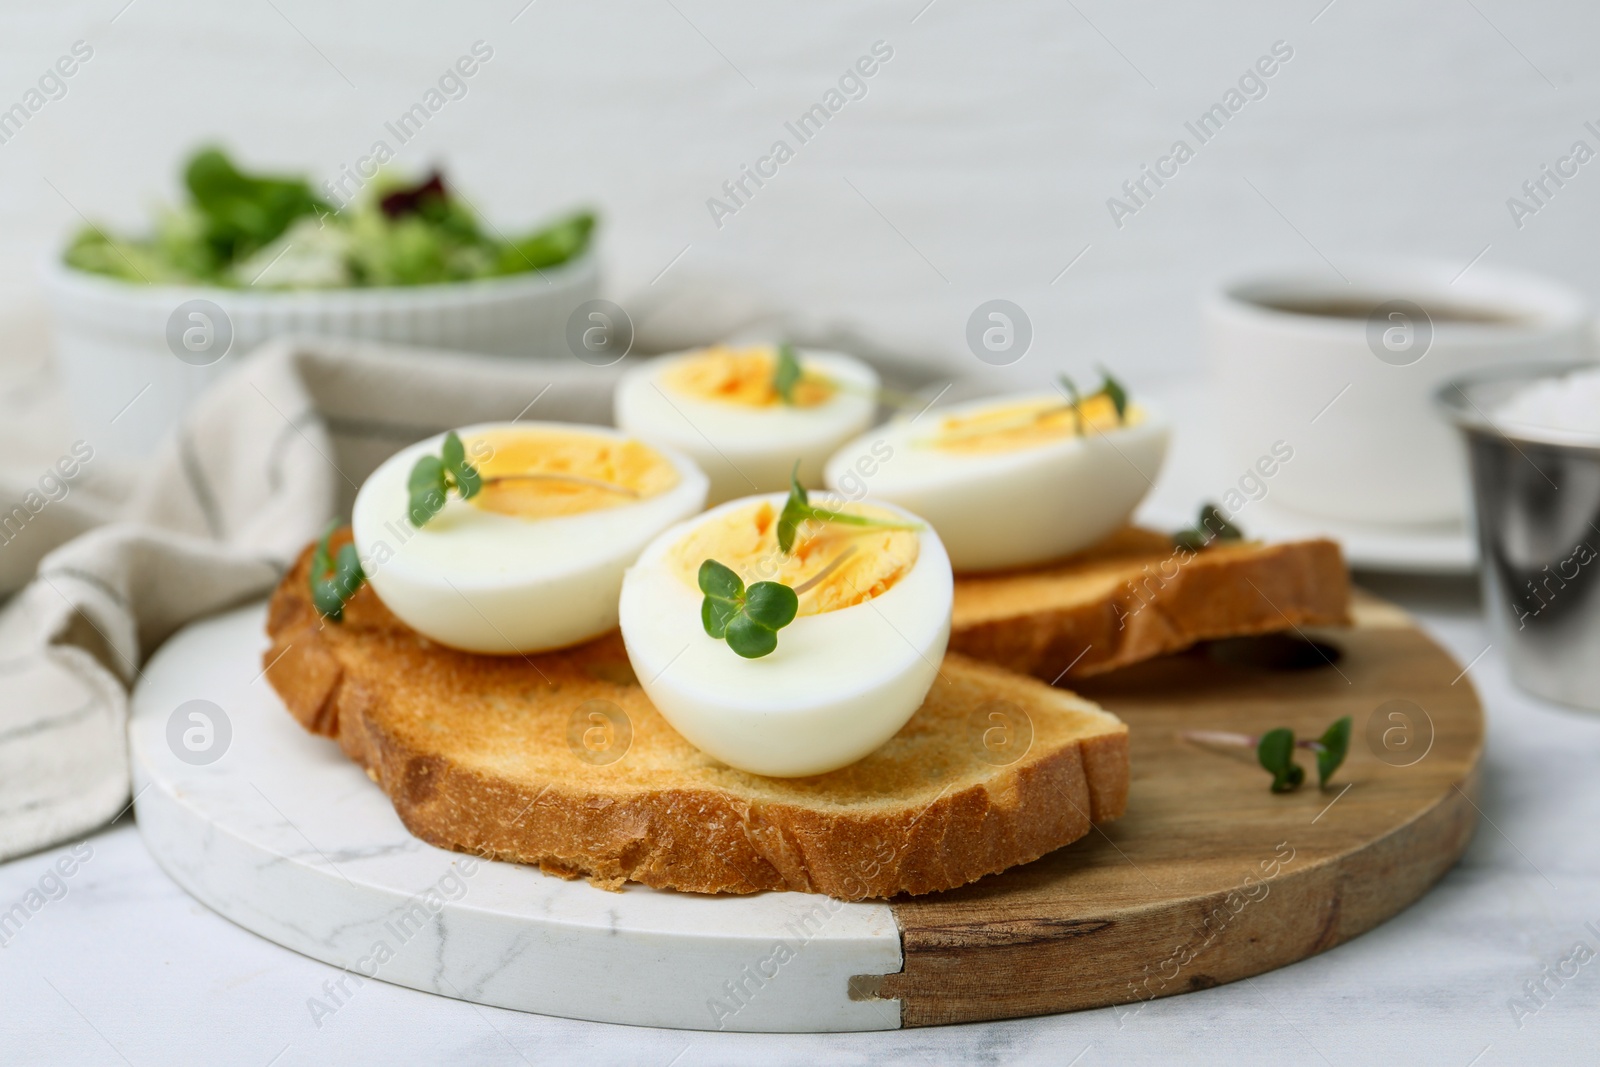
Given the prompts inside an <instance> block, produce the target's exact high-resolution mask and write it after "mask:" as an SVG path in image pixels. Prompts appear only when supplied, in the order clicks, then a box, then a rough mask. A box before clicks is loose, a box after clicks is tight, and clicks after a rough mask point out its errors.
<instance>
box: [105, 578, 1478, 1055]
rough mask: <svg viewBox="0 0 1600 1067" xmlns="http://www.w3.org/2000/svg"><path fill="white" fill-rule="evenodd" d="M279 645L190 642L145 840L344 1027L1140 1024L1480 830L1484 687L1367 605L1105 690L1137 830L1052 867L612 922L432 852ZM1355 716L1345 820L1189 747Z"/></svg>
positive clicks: (1098, 841) (196, 638)
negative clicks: (419, 1017)
mask: <svg viewBox="0 0 1600 1067" xmlns="http://www.w3.org/2000/svg"><path fill="white" fill-rule="evenodd" d="M263 618H264V607H263V606H261V605H256V606H253V607H250V608H246V609H241V610H239V611H236V612H233V613H230V614H227V615H223V616H219V617H217V618H214V619H211V620H207V621H205V622H202V623H198V624H196V625H194V626H191V627H189V628H188V629H186V630H185V631H183V632H182V633H180V634H178V635H177V636H176V637H174V638H173V639H172V640H171V641H169V642H168V643H167V644H166V645H165V646H164V647H163V648H162V649H161V650H160V651H159V652H158V653H157V655H156V656H155V657H154V658H153V659H152V661H151V662H150V664H149V665H148V666H147V667H146V669H145V673H144V677H143V680H142V681H141V683H140V684H139V686H138V687H137V688H136V690H135V692H134V697H133V720H132V725H131V735H130V736H131V748H132V755H133V762H134V768H135V783H136V784H135V788H136V790H137V800H136V804H137V811H138V819H139V826H140V830H141V833H142V834H143V835H144V839H145V841H146V843H147V844H148V846H149V848H150V850H151V851H152V853H153V854H154V855H155V857H156V859H157V860H158V861H159V862H160V863H161V864H162V866H163V867H164V868H165V869H166V870H167V871H168V872H169V873H170V874H171V875H172V876H173V877H174V878H175V879H176V880H177V881H178V882H179V883H180V884H182V885H183V886H184V887H185V888H186V889H187V890H189V892H191V893H192V894H193V895H195V896H196V897H197V898H199V899H200V900H201V901H202V902H204V903H206V904H207V905H209V906H210V907H212V908H213V909H215V910H216V911H218V912H220V913H221V914H223V915H225V916H227V917H228V918H230V919H232V920H233V921H235V922H237V923H239V924H240V925H241V926H244V927H246V928H248V929H250V930H253V931H255V932H256V933H259V934H261V935H262V936H264V937H267V938H270V939H271V940H273V941H276V942H278V943H280V944H283V945H285V946H287V947H289V948H292V949H295V950H296V951H299V952H303V953H305V954H307V955H310V956H313V957H316V958H317V959H321V960H324V961H326V962H328V963H331V964H333V965H334V966H336V967H340V968H343V969H345V970H346V971H348V972H349V978H348V979H342V976H341V979H342V984H341V980H336V981H335V983H334V986H335V992H334V993H332V994H325V995H324V998H323V999H324V1000H325V1003H324V1004H323V1006H322V1007H323V1008H324V1009H325V1010H326V1011H328V1012H330V1013H331V1012H332V1011H335V1010H337V1008H338V1007H339V1002H341V1001H342V999H343V997H346V996H348V995H350V994H351V992H352V991H353V990H354V989H357V988H359V984H360V983H363V982H365V981H369V980H373V979H377V980H382V981H388V982H394V983H397V984H400V985H406V986H411V987H413V988H417V989H424V990H427V991H430V992H434V993H439V994H442V995H446V996H453V997H459V998H462V999H467V1000H471V1001H475V1002H478V1003H484V1004H494V1005H499V1006H502V1007H508V1008H517V1009H521V1010H526V1011H537V1012H542V1013H546V1014H553V1015H564V1016H569V1017H573V1018H582V1019H596V1020H601V1021H608V1022H624V1023H635V1024H641V1025H652V1026H673V1027H685V1028H695V1029H728V1030H760V1031H828V1030H868V1029H892V1028H895V1027H900V1026H920V1025H930V1024H937V1023H948V1022H962V1021H970V1020H979V1019H996V1018H1006V1017H1011V1016H1019V1015H1030V1014H1038V1013H1044V1012H1056V1011H1068V1010H1074V1009H1080V1008H1088V1007H1097V1006H1103V1005H1108V1004H1129V1005H1132V1007H1129V1008H1126V1009H1124V1010H1128V1011H1133V1010H1137V1008H1138V1004H1139V1003H1141V1002H1143V1001H1146V1000H1149V999H1151V998H1153V997H1156V996H1166V995H1171V994H1174V993H1181V992H1185V991H1188V990H1193V989H1204V988H1208V987H1210V986H1213V985H1217V984H1219V983H1222V982H1228V981H1233V980H1236V979H1239V978H1243V977H1247V976H1249V975H1253V974H1258V973H1260V972H1262V971H1266V970H1270V969H1272V968H1274V967H1280V966H1283V965H1285V964H1288V963H1292V962H1294V961H1296V960H1300V959H1303V958H1305V957H1307V956H1310V955H1313V954H1315V953H1317V952H1320V951H1322V950H1324V949H1326V948H1329V947H1331V946H1333V945H1336V944H1338V943H1339V942H1341V941H1344V940H1347V939H1348V938H1351V937H1354V936H1355V935H1357V934H1360V933H1362V932H1363V931H1365V930H1368V929H1370V928H1371V927H1373V926H1375V925H1377V924H1378V923H1380V922H1382V921H1383V920H1384V919H1386V918H1388V917H1389V916H1391V915H1393V914H1395V913H1396V912H1398V911H1399V910H1400V909H1402V908H1404V907H1405V906H1406V905H1408V904H1410V903H1411V902H1412V901H1414V900H1416V899H1417V898H1418V897H1420V896H1421V895H1422V894H1423V893H1424V892H1426V891H1427V889H1428V887H1429V886H1430V885H1432V884H1433V882H1434V881H1436V880H1437V879H1438V878H1439V877H1440V876H1441V875H1442V874H1443V873H1444V872H1445V871H1446V870H1448V869H1449V867H1450V866H1451V865H1452V864H1453V863H1454V862H1455V861H1456V859H1457V858H1458V857H1459V856H1460V855H1461V853H1462V851H1463V850H1464V849H1465V848H1466V845H1467V843H1468V841H1469V840H1470V838H1471V836H1472V832H1473V828H1474V826H1475V823H1476V817H1477V811H1476V808H1475V806H1474V798H1475V796H1476V791H1477V782H1478V767H1479V761H1480V757H1481V753H1482V745H1483V716H1482V711H1481V709H1480V707H1479V705H1478V702H1477V699H1476V697H1475V695H1474V693H1473V691H1472V686H1471V682H1470V680H1468V679H1467V678H1465V677H1464V676H1463V675H1462V672H1461V668H1460V666H1459V665H1458V664H1456V663H1455V662H1454V661H1453V660H1452V659H1451V658H1450V656H1449V655H1448V654H1446V653H1445V652H1444V651H1443V650H1441V649H1440V648H1439V647H1438V646H1437V645H1435V644H1434V643H1433V642H1432V641H1430V640H1429V639H1428V638H1427V637H1426V636H1424V635H1423V634H1422V633H1421V632H1420V631H1419V630H1418V629H1417V627H1416V626H1415V625H1414V623H1413V622H1412V621H1411V620H1410V619H1409V618H1408V617H1407V616H1406V615H1405V614H1404V613H1403V612H1401V611H1399V609H1397V608H1394V607H1393V606H1391V605H1388V604H1385V603H1383V602H1381V601H1378V600H1375V599H1373V598H1371V597H1366V596H1360V597H1358V601H1357V605H1356V625H1355V626H1354V627H1353V628H1351V629H1349V630H1337V631H1319V632H1316V633H1313V634H1310V635H1307V636H1309V637H1310V638H1312V639H1315V640H1316V641H1318V642H1321V643H1322V644H1321V647H1320V648H1317V647H1313V646H1311V645H1308V644H1305V643H1301V642H1299V641H1297V640H1296V641H1291V640H1288V639H1262V640H1255V639H1252V640H1246V641H1240V642H1226V643H1222V644H1219V645H1215V646H1211V647H1210V648H1208V649H1206V650H1201V651H1196V652H1192V653H1189V654H1185V655H1182V656H1175V657H1169V658H1167V659H1164V660H1160V661H1156V662H1152V663H1148V664H1143V665H1140V666H1138V667H1134V668H1130V669H1127V670H1124V671H1121V672H1118V673H1116V674H1114V675H1109V676H1106V677H1104V678H1100V679H1095V680H1093V681H1092V682H1089V683H1086V684H1084V685H1083V686H1082V691H1083V692H1084V693H1085V694H1086V695H1088V696H1090V697H1092V698H1093V699H1096V700H1098V701H1100V702H1101V703H1102V704H1104V705H1105V706H1106V707H1107V708H1109V709H1110V710H1112V711H1114V712H1116V713H1117V714H1119V715H1121V716H1122V717H1123V718H1124V719H1126V720H1127V721H1128V723H1129V724H1130V726H1131V727H1132V760H1133V780H1132V786H1131V790H1130V795H1129V802H1128V814H1127V815H1126V816H1125V817H1124V818H1122V819H1120V820H1117V821H1116V822H1113V823H1110V824H1108V825H1106V826H1105V827H1103V828H1098V829H1096V830H1095V831H1093V832H1091V834H1090V835H1089V836H1088V837H1087V838H1085V839H1084V840H1082V841H1079V842H1077V843H1076V844H1074V845H1070V846H1068V847H1066V848H1064V849H1061V850H1059V851H1057V852H1055V853H1052V854H1051V855H1049V856H1046V857H1044V858H1043V859H1041V860H1038V861H1037V862H1035V863H1032V864H1027V865H1025V866H1022V867H1019V868H1014V869H1013V870H1010V871H1007V872H1004V873H1002V874H999V875H994V876H991V877H989V878H985V879H983V880H981V881H979V882H977V883H974V884H973V885H971V886H967V887H965V888H963V889H959V890H954V891H951V892H947V893H942V894H936V895H932V896H929V897H924V898H908V899H898V900H895V901H893V902H890V903H882V902H865V903H843V902H840V901H835V900H831V899H830V898H825V897H817V896H811V895H808V894H795V893H762V894H756V895H752V896H748V897H710V896H701V895H695V894H685V893H673V892H667V891H658V890H652V889H648V888H645V887H641V886H629V887H627V888H626V889H625V890H624V891H623V892H621V893H607V892H604V891H601V890H598V889H595V888H593V887H591V886H589V885H588V884H587V883H584V882H569V881H564V880H562V879H559V878H555V877H551V876H547V875H544V874H541V873H540V872H538V871H537V870H534V869H530V868H524V867H519V866H515V865H511V864H505V863H495V862H487V861H477V860H475V859H474V858H472V857H470V856H463V855H460V854H457V853H452V852H447V851H441V850H439V849H436V848H433V847H432V846H429V845H425V844H423V843H422V842H420V841H418V840H416V839H415V838H413V837H411V836H410V835H409V834H408V833H406V831H405V829H404V828H403V827H402V826H401V825H400V822H399V820H398V819H397V818H396V817H395V815H394V812H393V809H392V808H391V807H390V806H389V802H388V800H387V799H386V798H385V797H384V795H383V794H382V792H380V791H379V789H378V788H377V787H376V786H375V785H373V784H372V783H371V782H369V781H368V780H367V779H366V777H365V775H364V774H363V773H362V771H361V770H360V769H359V768H357V767H356V766H355V765H354V764H352V763H350V762H349V761H348V760H346V759H345V758H344V756H343V755H342V754H341V753H340V752H339V750H338V748H337V746H336V745H334V744H333V743H331V742H329V741H327V740H324V739H321V738H317V737H313V736H311V735H309V734H306V733H305V732H304V731H302V730H301V729H300V727H299V726H298V725H297V724H296V723H295V722H294V721H293V719H292V718H291V717H290V716H289V714H288V712H287V711H286V710H285V709H284V708H283V706H282V705H281V704H280V703H279V701H278V699H277V697H276V696H275V695H274V694H273V693H272V691H271V689H270V687H269V686H268V685H267V683H266V681H265V679H264V678H263V677H262V675H261V665H260V655H261V651H262V649H263V648H265V647H266V639H265V637H264V635H263V633H262V623H263ZM1329 660H1332V662H1331V663H1330V662H1328V661H1329ZM197 702H201V703H197ZM196 715H199V716H200V718H198V719H197V718H195V717H194V716H196ZM1340 715H1350V716H1352V717H1353V719H1354V722H1355V729H1354V734H1353V737H1352V742H1351V749H1350V756H1349V759H1348V760H1347V762H1346V763H1345V765H1344V767H1343V768H1342V769H1341V770H1340V772H1339V773H1338V775H1337V776H1336V778H1335V781H1334V783H1333V785H1332V786H1330V788H1329V789H1328V790H1326V791H1319V790H1318V789H1317V788H1316V787H1315V785H1314V784H1312V785H1308V786H1306V787H1304V788H1302V789H1301V790H1300V791H1299V792H1297V793H1293V794H1289V795H1286V796H1275V795H1272V794H1270V793H1269V792H1268V790H1267V788H1266V784H1267V776H1266V775H1265V773H1264V772H1263V771H1261V770H1260V769H1259V768H1258V767H1256V766H1254V764H1253V756H1252V755H1251V754H1250V753H1247V752H1242V751H1238V752H1236V751H1232V750H1227V749H1221V748H1217V747H1208V746H1204V745H1201V744H1197V743H1195V742H1192V741H1188V740H1184V739H1182V738H1180V736H1179V734H1180V731H1183V730H1190V729H1210V730H1242V731H1247V732H1259V731H1260V730H1261V729H1264V728H1267V727H1271V726H1278V725H1286V726H1290V727H1292V728H1294V729H1295V731H1296V733H1297V734H1298V735H1299V736H1302V737H1306V736H1316V735H1317V734H1319V733H1320V732H1321V731H1322V730H1323V728H1325V727H1326V726H1327V725H1328V723H1330V722H1332V721H1333V720H1334V719H1336V718H1337V717H1339V716H1340ZM208 724H209V725H208ZM341 991H342V992H341ZM308 1007H310V1008H311V1010H313V1011H314V1012H315V1011H317V1010H319V1009H318V1007H317V1006H316V1005H309V1004H308Z"/></svg>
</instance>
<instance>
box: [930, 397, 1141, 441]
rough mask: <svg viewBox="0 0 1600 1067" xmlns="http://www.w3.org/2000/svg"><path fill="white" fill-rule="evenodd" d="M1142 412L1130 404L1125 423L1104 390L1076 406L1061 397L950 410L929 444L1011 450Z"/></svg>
mask: <svg viewBox="0 0 1600 1067" xmlns="http://www.w3.org/2000/svg"><path fill="white" fill-rule="evenodd" d="M1143 418H1144V413H1143V412H1142V411H1140V410H1139V408H1138V407H1136V406H1134V405H1132V404H1130V405H1129V406H1128V410H1127V419H1126V421H1125V422H1122V423H1119V422H1118V421H1117V408H1116V405H1115V404H1113V403H1112V402H1111V398H1110V397H1108V396H1105V395H1104V394H1097V395H1095V396H1091V397H1086V398H1084V401H1083V403H1082V404H1081V405H1080V406H1079V407H1078V409H1077V410H1076V411H1074V410H1073V408H1072V407H1071V406H1069V405H1068V404H1067V402H1066V401H1065V400H1053V399H1040V400H1034V401H1029V402H1027V403H1024V404H1006V405H1003V406H1000V407H993V408H988V409H985V410H983V411H977V412H973V413H972V414H970V415H952V416H949V417H947V418H946V419H945V420H944V421H943V422H941V423H940V424H939V431H938V433H937V434H935V435H934V436H933V437H932V438H931V439H930V440H929V441H928V443H929V444H931V445H933V446H934V447H935V448H941V449H944V450H945V451H947V452H965V453H983V452H1009V451H1013V450H1015V449H1020V448H1031V447H1033V446H1035V445H1042V444H1045V443H1047V442H1050V441H1055V440H1059V439H1061V438H1064V437H1074V436H1077V435H1078V434H1079V433H1080V432H1082V433H1104V432H1105V431H1107V430H1112V429H1115V428H1116V427H1117V426H1119V425H1125V426H1133V425H1136V424H1138V423H1139V422H1141V421H1142V420H1143Z"/></svg>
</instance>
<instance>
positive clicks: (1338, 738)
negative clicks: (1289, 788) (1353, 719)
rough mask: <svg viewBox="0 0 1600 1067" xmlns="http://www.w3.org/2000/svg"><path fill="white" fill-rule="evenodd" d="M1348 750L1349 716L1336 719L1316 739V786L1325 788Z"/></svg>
mask: <svg viewBox="0 0 1600 1067" xmlns="http://www.w3.org/2000/svg"><path fill="white" fill-rule="evenodd" d="M1349 751H1350V716H1348V715H1346V716H1344V718H1342V719H1337V720H1335V721H1334V724H1333V725H1332V726H1330V727H1328V729H1327V730H1326V731H1324V733H1323V735H1322V736H1321V737H1319V738H1318V739H1317V750H1316V752H1317V788H1319V789H1326V788H1327V786H1328V779H1329V778H1332V777H1333V772H1334V771H1336V770H1338V769H1339V765H1340V764H1341V763H1343V762H1344V757H1345V755H1346V754H1347V753H1349Z"/></svg>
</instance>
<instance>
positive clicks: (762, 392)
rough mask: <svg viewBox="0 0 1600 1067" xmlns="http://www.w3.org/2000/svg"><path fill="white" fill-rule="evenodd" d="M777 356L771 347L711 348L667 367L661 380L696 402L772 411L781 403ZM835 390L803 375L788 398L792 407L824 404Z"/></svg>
mask: <svg viewBox="0 0 1600 1067" xmlns="http://www.w3.org/2000/svg"><path fill="white" fill-rule="evenodd" d="M777 368H778V354H777V352H775V351H774V350H773V349H772V348H771V347H769V346H766V345H759V346H756V347H754V348H729V347H728V346H726V345H714V346H713V347H711V348H707V349H703V350H702V351H699V352H696V353H695V354H694V355H692V356H689V357H687V358H685V359H684V360H682V361H681V362H679V363H676V364H674V365H673V366H672V367H670V368H669V369H668V370H667V371H666V373H665V374H663V375H662V377H661V380H662V381H663V382H664V383H665V384H666V385H667V386H668V387H669V388H671V389H672V390H673V391H675V392H678V393H682V394H683V395H685V396H692V397H695V398H696V399H699V400H717V401H721V402H722V403H725V404H738V405H740V406H741V407H752V408H761V407H772V406H774V405H776V404H780V403H782V402H783V398H782V397H780V396H779V395H778V390H777V387H776V385H775V384H774V382H773V375H774V374H775V373H776V371H777ZM836 391H837V388H836V387H835V386H834V384H833V383H832V382H830V381H829V380H828V379H826V378H823V377H819V376H818V375H815V374H808V373H803V374H802V375H801V376H800V380H799V381H798V382H796V383H795V386H794V389H793V390H791V395H792V396H793V399H794V404H793V406H794V407H798V408H812V407H816V406H817V405H819V404H825V403H827V402H828V400H830V399H831V398H832V397H833V394H834V393H835V392H836Z"/></svg>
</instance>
